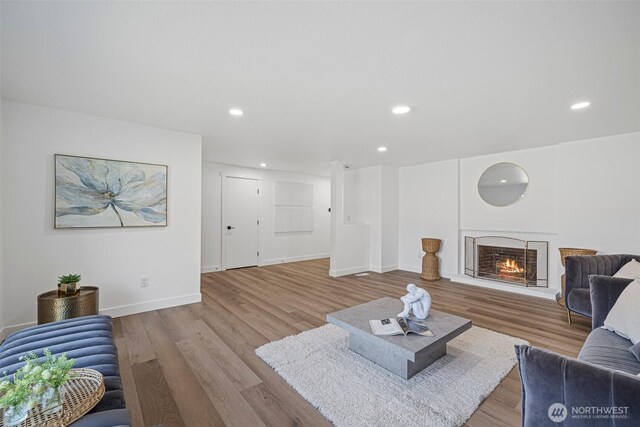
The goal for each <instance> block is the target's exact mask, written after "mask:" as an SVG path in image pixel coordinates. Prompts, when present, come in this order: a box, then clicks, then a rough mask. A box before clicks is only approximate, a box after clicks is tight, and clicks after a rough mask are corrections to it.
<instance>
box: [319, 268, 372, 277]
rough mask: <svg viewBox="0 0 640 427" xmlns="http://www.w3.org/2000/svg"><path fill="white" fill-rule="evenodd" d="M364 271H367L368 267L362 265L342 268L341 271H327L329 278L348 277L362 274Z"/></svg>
mask: <svg viewBox="0 0 640 427" xmlns="http://www.w3.org/2000/svg"><path fill="white" fill-rule="evenodd" d="M365 271H369V266H368V265H362V266H360V267H352V268H344V269H342V270H329V276H331V277H340V276H348V275H349V274H356V273H363V272H365Z"/></svg>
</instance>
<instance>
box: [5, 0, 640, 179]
mask: <svg viewBox="0 0 640 427" xmlns="http://www.w3.org/2000/svg"><path fill="white" fill-rule="evenodd" d="M1 42H2V58H1V60H2V97H3V98H4V99H7V100H12V101H18V102H25V103H31V104H37V105H45V106H50V107H56V108H61V109H65V110H71V111H77V112H82V113H87V114H93V115H98V116H104V117H110V118H115V119H122V120H128V121H133V122H138V123H143V124H147V125H152V126H158V127H162V128H168V129H175V130H180V131H186V132H192V133H197V134H202V135H203V137H204V138H203V157H204V159H205V160H210V161H216V162H221V163H230V164H237V165H243V166H251V167H257V166H258V165H259V164H260V163H261V162H265V163H267V164H268V167H269V168H274V169H282V170H290V171H299V172H308V173H314V174H322V175H326V174H327V173H328V170H329V162H330V161H331V160H342V161H344V162H345V163H349V164H351V165H353V166H354V167H360V166H367V165H375V164H389V165H396V166H404V165H411V164H418V163H425V162H431V161H437V160H444V159H450V158H457V157H471V156H476V155H482V154H489V153H494V152H502V151H511V150H518V149H524V148H530V147H539V146H545V145H551V144H556V143H558V142H564V141H573V140H580V139H585V138H591V137H598V136H604V135H612V134H619V133H626V132H632V131H638V130H640V3H638V2H620V3H618V2H610V1H606V2H478V1H475V2H399V1H395V2H187V1H181V2H99V3H98V2H64V3H59V2H38V3H35V2H33V3H32V2H26V1H18V2H7V1H3V2H2V33H1ZM585 99H586V100H590V101H591V102H592V105H591V106H590V107H589V108H587V109H584V110H580V111H572V110H570V108H569V107H570V105H571V104H573V103H574V102H577V101H580V100H585ZM401 103H402V104H407V105H410V106H411V107H412V108H413V110H412V111H411V112H410V113H409V114H406V115H403V116H396V115H393V114H392V113H391V107H392V106H394V105H396V104H401ZM232 107H237V108H241V109H242V110H244V112H245V114H244V116H242V117H235V116H231V115H230V114H229V113H228V110H229V108H232ZM378 146H386V147H388V151H387V152H385V153H379V152H378V151H377V150H376V148H377V147H378Z"/></svg>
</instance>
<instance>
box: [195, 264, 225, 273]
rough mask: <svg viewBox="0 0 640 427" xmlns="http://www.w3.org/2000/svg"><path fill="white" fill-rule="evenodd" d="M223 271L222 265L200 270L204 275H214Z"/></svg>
mask: <svg viewBox="0 0 640 427" xmlns="http://www.w3.org/2000/svg"><path fill="white" fill-rule="evenodd" d="M220 270H222V266H220V265H210V266H208V267H201V268H200V273H201V274H204V273H213V272H216V271H220Z"/></svg>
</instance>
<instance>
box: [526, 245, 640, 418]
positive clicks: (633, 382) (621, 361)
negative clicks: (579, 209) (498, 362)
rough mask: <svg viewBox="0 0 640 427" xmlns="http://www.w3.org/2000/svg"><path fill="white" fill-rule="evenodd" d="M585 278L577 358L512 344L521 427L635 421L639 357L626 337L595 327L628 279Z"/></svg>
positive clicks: (639, 389)
mask: <svg viewBox="0 0 640 427" xmlns="http://www.w3.org/2000/svg"><path fill="white" fill-rule="evenodd" d="M576 258H577V257H576ZM583 258H587V257H583ZM588 258H595V257H588ZM567 260H568V258H567ZM592 261H593V260H592ZM601 267H602V270H600V271H605V272H606V273H611V271H612V267H611V266H607V267H606V268H604V266H601ZM589 282H590V289H589V294H590V300H591V302H590V306H589V307H590V308H591V307H592V315H593V317H592V328H593V330H592V331H591V333H590V334H589V336H588V337H587V340H586V341H585V343H584V346H583V347H582V349H581V350H580V354H579V355H578V358H577V359H574V358H571V357H565V356H562V355H559V354H557V353H553V352H551V351H547V350H544V349H541V348H536V347H531V346H529V345H521V346H516V355H517V357H518V364H519V371H520V378H521V380H522V425H523V426H525V427H529V426H535V427H538V426H556V425H563V426H576V427H577V426H609V427H623V426H638V425H640V399H638V396H640V378H639V377H637V375H638V374H639V373H640V360H638V359H637V358H636V356H634V355H633V354H632V353H631V352H630V351H629V347H631V346H632V343H631V341H629V340H628V339H626V338H623V337H621V336H619V335H617V334H616V333H614V332H611V331H608V330H606V329H603V328H601V326H602V325H603V323H604V320H605V318H606V317H607V314H609V311H610V310H611V308H612V307H613V305H614V304H615V303H616V301H617V300H618V298H619V297H620V294H621V293H622V291H623V290H624V289H625V288H626V287H627V286H628V284H629V283H631V280H630V279H622V278H616V277H611V276H599V275H592V276H591V277H590V279H589Z"/></svg>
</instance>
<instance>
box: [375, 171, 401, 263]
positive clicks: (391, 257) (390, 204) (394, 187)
mask: <svg viewBox="0 0 640 427" xmlns="http://www.w3.org/2000/svg"><path fill="white" fill-rule="evenodd" d="M381 181H382V182H381V185H380V192H381V206H380V224H381V227H380V228H381V233H380V234H381V235H380V246H381V253H380V264H379V267H378V266H376V265H372V268H371V269H372V270H373V271H379V272H385V271H392V270H397V269H398V245H399V242H400V240H399V231H400V229H399V226H400V211H399V208H398V206H399V203H400V173H399V170H398V168H396V167H391V166H382V167H381Z"/></svg>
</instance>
